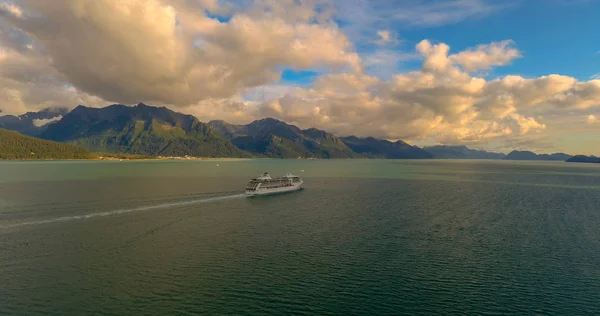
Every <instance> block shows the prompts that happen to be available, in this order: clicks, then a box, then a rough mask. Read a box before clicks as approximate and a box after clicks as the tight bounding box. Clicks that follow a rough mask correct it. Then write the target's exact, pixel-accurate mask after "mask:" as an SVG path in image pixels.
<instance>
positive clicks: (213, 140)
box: [41, 103, 250, 157]
mask: <svg viewBox="0 0 600 316" xmlns="http://www.w3.org/2000/svg"><path fill="white" fill-rule="evenodd" d="M41 137H42V138H44V139H49V140H54V141H59V142H66V143H71V144H75V145H78V146H81V147H84V148H87V149H88V150H90V151H94V152H113V153H130V154H142V155H163V156H183V155H190V156H197V157H249V156H250V154H248V153H246V152H244V151H242V150H240V149H239V148H237V147H236V146H234V145H233V144H232V143H231V142H230V141H229V140H227V139H226V138H224V137H220V136H219V135H218V134H217V133H215V131H214V130H212V129H211V128H210V127H209V126H208V125H206V124H204V123H202V122H200V121H198V119H196V118H195V117H193V116H191V115H184V114H181V113H176V112H173V111H171V110H169V109H167V108H164V107H162V108H159V107H151V106H147V105H145V104H143V103H140V104H138V105H137V106H134V107H130V106H125V105H121V104H114V105H111V106H108V107H105V108H99V109H98V108H88V107H84V106H81V105H80V106H78V107H77V108H75V109H74V110H73V111H71V112H70V113H68V114H67V115H65V116H64V117H63V118H62V119H61V120H60V121H59V122H56V123H54V124H52V125H50V126H48V128H47V129H46V131H44V133H42V135H41Z"/></svg>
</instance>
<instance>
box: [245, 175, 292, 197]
mask: <svg viewBox="0 0 600 316" xmlns="http://www.w3.org/2000/svg"><path fill="white" fill-rule="evenodd" d="M303 183H304V181H302V179H300V177H298V176H295V175H292V174H291V173H288V174H286V175H285V176H283V177H279V178H272V177H271V175H270V174H269V173H268V172H265V173H263V174H262V175H261V176H259V177H257V178H254V179H252V180H250V182H248V185H247V186H246V196H255V195H266V194H275V193H284V192H291V191H296V190H299V189H300V187H301V186H302V184H303Z"/></svg>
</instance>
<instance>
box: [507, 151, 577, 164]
mask: <svg viewBox="0 0 600 316" xmlns="http://www.w3.org/2000/svg"><path fill="white" fill-rule="evenodd" d="M571 157H572V156H571V155H569V154H565V153H555V154H536V153H534V152H531V151H518V150H513V151H511V152H510V153H509V154H508V155H506V157H504V159H506V160H552V161H566V160H567V159H569V158H571Z"/></svg>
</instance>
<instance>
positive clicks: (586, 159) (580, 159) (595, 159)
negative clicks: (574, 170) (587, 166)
mask: <svg viewBox="0 0 600 316" xmlns="http://www.w3.org/2000/svg"><path fill="white" fill-rule="evenodd" d="M567 162H584V163H600V157H596V156H584V155H576V156H573V157H571V158H569V159H567Z"/></svg>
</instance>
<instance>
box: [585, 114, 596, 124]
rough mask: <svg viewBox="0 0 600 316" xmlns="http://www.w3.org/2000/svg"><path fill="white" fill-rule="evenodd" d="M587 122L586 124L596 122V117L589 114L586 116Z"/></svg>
mask: <svg viewBox="0 0 600 316" xmlns="http://www.w3.org/2000/svg"><path fill="white" fill-rule="evenodd" d="M587 122H588V124H596V123H598V118H597V117H596V116H595V115H592V114H590V115H588V117H587Z"/></svg>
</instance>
